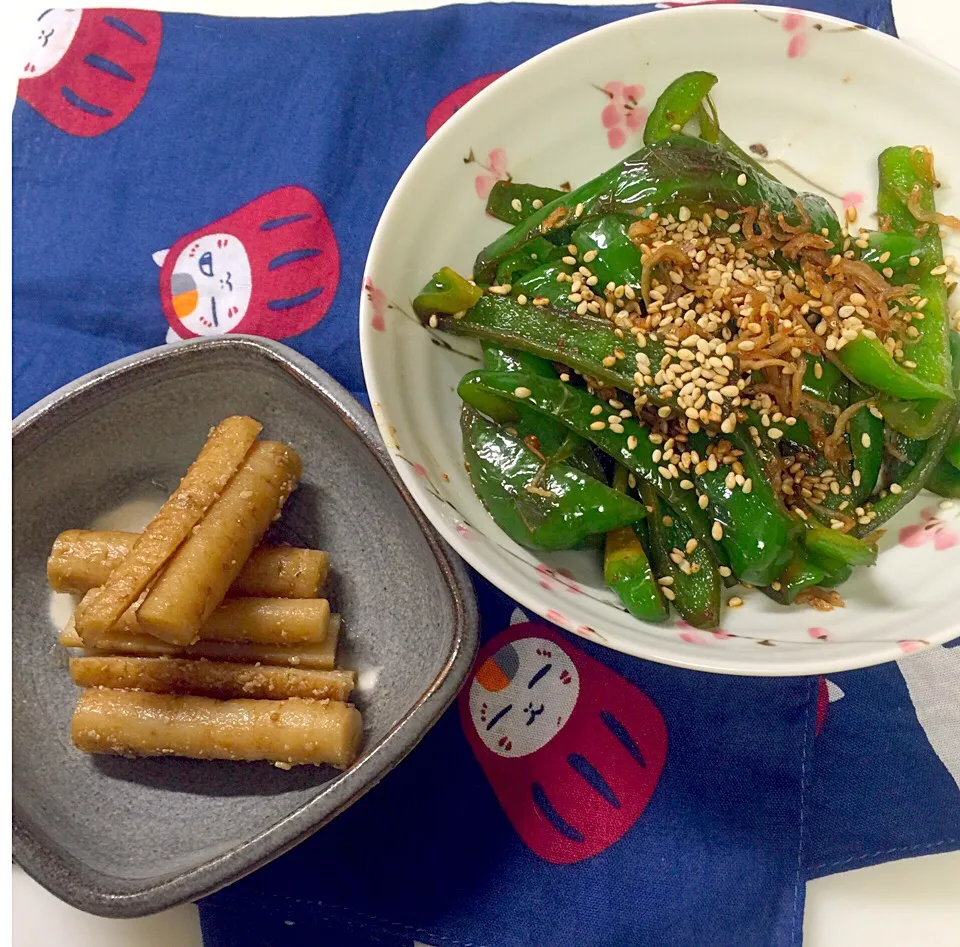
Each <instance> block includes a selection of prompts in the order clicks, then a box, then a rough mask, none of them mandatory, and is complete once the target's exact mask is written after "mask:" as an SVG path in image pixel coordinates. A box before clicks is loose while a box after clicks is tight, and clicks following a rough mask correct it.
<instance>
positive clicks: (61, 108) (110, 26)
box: [17, 10, 163, 138]
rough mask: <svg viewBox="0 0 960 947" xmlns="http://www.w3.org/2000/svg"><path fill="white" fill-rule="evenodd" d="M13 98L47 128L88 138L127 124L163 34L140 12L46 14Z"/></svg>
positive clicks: (156, 19) (155, 16) (151, 16)
mask: <svg viewBox="0 0 960 947" xmlns="http://www.w3.org/2000/svg"><path fill="white" fill-rule="evenodd" d="M35 27H36V29H35V32H34V34H33V35H32V37H31V42H32V45H31V46H30V48H29V50H28V51H27V53H26V58H25V60H24V65H23V67H22V69H21V72H20V84H19V86H18V87H17V95H18V96H19V97H20V98H21V99H23V100H24V102H27V103H28V104H29V105H31V106H33V108H35V109H36V110H37V111H38V112H39V113H40V114H41V115H42V116H43V117H44V118H45V119H46V120H47V121H48V122H50V124H52V125H55V126H56V127H57V128H59V129H61V130H62V131H65V132H67V133H68V134H71V135H78V136H81V137H84V138H93V137H95V136H97V135H102V134H103V133H104V132H108V131H110V130H111V129H113V128H116V127H117V126H118V125H119V124H120V123H121V122H123V121H125V120H126V119H127V118H129V116H130V115H131V113H132V112H133V110H134V109H135V108H136V107H137V106H138V105H139V104H140V100H141V99H142V98H143V96H144V93H145V92H146V91H147V86H148V85H149V83H150V80H151V79H152V78H153V72H154V69H155V68H156V65H157V54H158V52H159V50H160V39H161V36H162V33H163V25H162V20H161V18H160V14H159V13H153V12H152V11H146V10H46V11H45V12H44V13H41V14H40V16H39V17H38V18H37V22H36V24H35Z"/></svg>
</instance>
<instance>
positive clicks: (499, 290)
mask: <svg viewBox="0 0 960 947" xmlns="http://www.w3.org/2000/svg"><path fill="white" fill-rule="evenodd" d="M511 289H513V287H512V286H511V285H510V284H509V283H504V284H503V285H502V286H491V287H490V292H491V293H494V294H495V295H497V296H506V295H507V294H508V293H509V292H510V290H511Z"/></svg>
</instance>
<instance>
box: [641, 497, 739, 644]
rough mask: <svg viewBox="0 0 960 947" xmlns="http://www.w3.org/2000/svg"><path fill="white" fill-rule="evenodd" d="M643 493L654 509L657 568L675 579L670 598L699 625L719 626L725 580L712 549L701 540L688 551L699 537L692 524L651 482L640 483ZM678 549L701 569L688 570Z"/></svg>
mask: <svg viewBox="0 0 960 947" xmlns="http://www.w3.org/2000/svg"><path fill="white" fill-rule="evenodd" d="M640 496H641V498H642V499H643V502H644V504H645V505H646V506H647V507H652V510H653V511H652V512H650V513H649V515H648V516H647V520H646V522H647V528H648V530H649V532H650V555H651V557H652V560H653V565H654V570H655V571H656V573H657V575H658V577H660V578H665V577H667V576H669V577H670V578H672V579H673V582H672V583H670V585H669V588H670V590H671V592H672V593H673V596H674V597H673V598H672V599H670V602H671V604H672V605H673V607H674V608H675V609H676V610H677V611H678V612H679V613H680V614H681V615H682V616H683V618H684V619H686V620H687V621H688V622H689V623H690V624H691V625H693V626H694V627H695V628H716V627H717V625H718V624H719V623H720V591H721V585H722V583H721V581H720V573H719V572H718V571H717V565H716V562H715V561H714V558H713V556H712V555H711V554H710V550H709V549H708V548H707V547H706V546H704V545H702V544H701V543H700V542H699V541H698V543H697V547H696V548H695V549H694V551H693V552H692V553H686V552H685V550H686V547H687V543H688V542H689V541H690V540H691V539H696V538H697V537H696V536H695V534H694V530H692V529H691V527H690V524H689V523H687V522H686V520H685V519H684V518H683V516H682V515H681V514H679V513H678V512H677V511H676V510H675V509H673V507H671V506H670V504H669V503H667V502H666V501H665V500H663V499H662V497H660V496H658V495H657V492H656V491H655V490H654V489H653V487H652V486H651V485H650V484H649V483H646V482H641V483H640ZM668 524H669V525H668ZM674 549H679V550H680V551H681V552H683V553H684V556H685V558H686V560H687V561H688V562H689V563H690V565H691V566H692V567H696V569H697V571H696V572H693V571H691V572H690V573H689V574H688V573H686V572H684V571H683V569H681V568H680V566H679V565H678V564H677V563H675V562H674V561H673V560H672V559H671V558H670V554H671V553H672V552H673V550H674Z"/></svg>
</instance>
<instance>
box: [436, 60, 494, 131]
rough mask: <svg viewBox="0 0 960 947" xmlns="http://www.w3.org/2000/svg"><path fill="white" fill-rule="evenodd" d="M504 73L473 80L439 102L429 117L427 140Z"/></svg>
mask: <svg viewBox="0 0 960 947" xmlns="http://www.w3.org/2000/svg"><path fill="white" fill-rule="evenodd" d="M502 75H505V73H503V72H491V73H490V74H489V75H486V76H480V78H479V79H473V80H472V81H470V82H467V83H466V84H465V85H462V86H460V88H459V89H454V91H453V92H451V93H450V94H449V95H448V96H445V97H444V98H443V99H441V101H440V102H438V103H437V104H436V105H435V106H434V108H433V109H432V110H431V112H430V114H429V115H428V116H427V138H432V137H433V136H434V135H435V134H436V133H437V131H439V129H440V126H441V125H443V123H444V122H446V121H447V120H448V119H450V118H452V117H453V116H454V115H455V114H456V113H457V112H458V111H459V110H460V109H462V108H463V107H464V106H465V105H466V104H467V102H469V101H470V100H471V99H472V98H473V97H474V96H475V95H477V93H479V92H482V91H483V90H484V89H485V88H486V87H487V86H488V85H490V84H491V83H492V82H493V81H494V80H495V79H499V78H500V77H501V76H502Z"/></svg>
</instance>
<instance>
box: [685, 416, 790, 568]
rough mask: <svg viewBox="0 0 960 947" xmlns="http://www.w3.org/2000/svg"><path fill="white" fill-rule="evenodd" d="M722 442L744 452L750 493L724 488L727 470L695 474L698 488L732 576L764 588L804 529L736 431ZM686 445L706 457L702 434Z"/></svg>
mask: <svg viewBox="0 0 960 947" xmlns="http://www.w3.org/2000/svg"><path fill="white" fill-rule="evenodd" d="M727 439H728V440H729V441H730V442H731V443H732V444H733V446H734V447H735V448H737V449H739V450H741V451H742V452H743V453H742V455H741V456H740V458H739V460H740V462H741V463H742V464H743V469H744V477H745V478H747V479H749V480H750V481H751V490H750V492H749V493H744V491H743V489H742V487H739V486H736V485H734V486H732V487H729V486H727V475H728V474H729V473H731V471H732V468H729V467H724V466H720V467H718V468H717V470H713V471H710V470H708V471H706V472H705V473H703V474H700V475H698V476H697V477H696V483H697V487H698V489H699V492H700V493H705V494H706V495H707V496H708V497H709V498H710V514H711V515H712V517H713V519H714V520H715V521H717V522H719V523H720V525H721V526H722V527H723V539H722V540H721V541H720V544H721V546H722V547H723V548H724V550H725V551H726V553H727V555H728V556H729V559H730V566H731V568H732V569H733V571H734V574H735V575H736V576H737V577H738V578H739V579H740V580H741V581H743V582H750V583H752V584H754V585H769V584H770V583H771V582H773V581H774V579H776V578H777V576H778V575H780V573H781V572H782V571H783V570H784V568H785V567H786V565H787V563H788V562H789V561H790V557H791V556H792V554H793V550H794V547H795V546H796V541H797V537H798V536H799V534H800V533H801V532H802V531H803V527H802V525H801V524H800V522H799V521H798V520H796V519H794V518H793V517H792V516H791V515H790V514H789V513H788V512H787V511H786V510H785V509H784V507H783V505H782V504H781V502H780V500H779V498H778V497H777V495H776V494H775V493H774V492H773V488H772V486H771V485H770V481H769V480H768V479H767V476H766V472H765V471H764V469H763V466H762V464H761V463H760V460H759V458H758V457H757V454H756V451H755V449H754V446H753V441H752V440H751V439H750V437H749V436H748V435H744V433H743V432H742V431H740V430H739V429H738V430H736V431H734V432H733V434H730V435H727ZM688 443H690V444H692V445H693V446H694V447H695V449H696V450H697V452H698V453H699V454H700V456H701V457H706V456H707V445H708V443H709V441H708V439H707V438H706V436H705V435H703V434H697V435H694V436H693V437H691V438H690V439H689V441H688Z"/></svg>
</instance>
